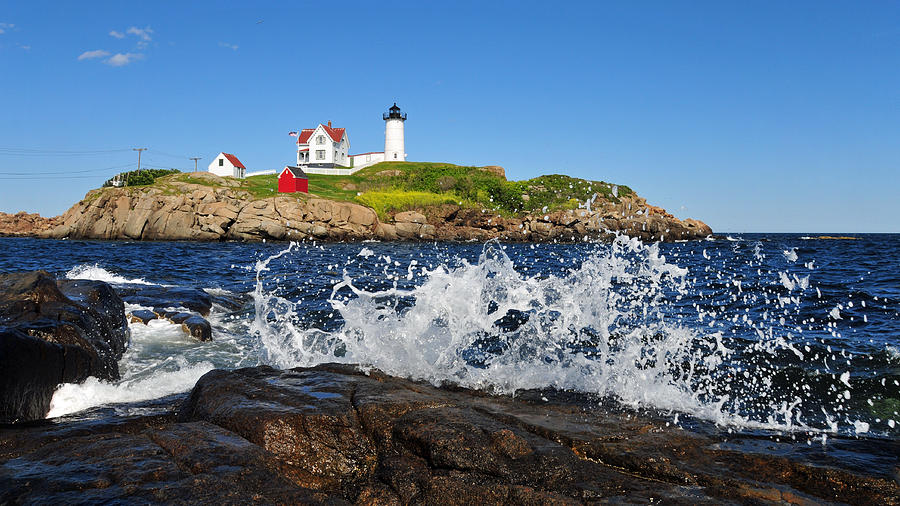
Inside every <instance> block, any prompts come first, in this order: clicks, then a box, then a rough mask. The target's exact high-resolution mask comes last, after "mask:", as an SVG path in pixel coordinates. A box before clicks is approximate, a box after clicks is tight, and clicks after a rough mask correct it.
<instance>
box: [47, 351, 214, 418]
mask: <svg viewBox="0 0 900 506" xmlns="http://www.w3.org/2000/svg"><path fill="white" fill-rule="evenodd" d="M174 360H175V361H176V364H177V366H178V368H177V369H176V370H173V371H162V370H160V371H157V372H155V373H153V374H151V375H149V376H145V377H140V378H135V379H133V380H130V381H129V380H125V381H121V382H118V383H109V382H105V381H101V380H98V379H97V378H94V377H90V378H88V379H87V380H86V381H85V382H84V383H65V384H63V385H60V387H59V388H58V389H57V390H56V392H55V393H54V394H53V399H52V400H51V401H50V412H49V413H48V414H47V418H54V417H57V416H63V415H68V414H70V413H76V412H78V411H83V410H85V409H88V408H92V407H95V406H100V405H106V404H117V403H125V402H138V401H148V400H151V399H157V398H160V397H165V396H166V395H171V394H175V393H179V392H185V391H187V390H190V389H191V388H192V387H193V386H194V384H195V383H197V380H199V379H200V376H203V375H204V374H206V373H207V372H209V371H211V370H212V369H213V365H212V364H211V363H209V362H200V363H197V364H188V363H187V361H186V360H185V359H183V358H180V357H179V358H177V359H174Z"/></svg>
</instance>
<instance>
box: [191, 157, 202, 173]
mask: <svg viewBox="0 0 900 506" xmlns="http://www.w3.org/2000/svg"><path fill="white" fill-rule="evenodd" d="M199 159H200V157H199V156H192V157H191V158H190V160H193V161H194V172H197V160H199Z"/></svg>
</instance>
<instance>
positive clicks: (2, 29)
mask: <svg viewBox="0 0 900 506" xmlns="http://www.w3.org/2000/svg"><path fill="white" fill-rule="evenodd" d="M15 27H16V25H14V24H12V23H0V34H3V33H6V31H7V30H12V29H13V28H15Z"/></svg>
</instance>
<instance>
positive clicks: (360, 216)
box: [0, 173, 712, 242]
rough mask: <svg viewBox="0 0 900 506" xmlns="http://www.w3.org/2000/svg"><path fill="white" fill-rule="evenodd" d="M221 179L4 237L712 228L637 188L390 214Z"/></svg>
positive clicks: (91, 196) (695, 232)
mask: <svg viewBox="0 0 900 506" xmlns="http://www.w3.org/2000/svg"><path fill="white" fill-rule="evenodd" d="M191 176H192V177H194V178H202V179H204V180H209V181H210V182H211V183H214V184H215V186H207V185H204V184H195V183H178V184H177V186H176V187H175V191H173V190H172V189H168V190H163V189H160V188H154V187H152V186H151V187H145V188H103V189H99V190H92V191H91V192H89V193H88V194H87V195H86V196H85V198H84V199H83V200H81V201H80V202H78V203H77V204H75V205H74V206H72V208H70V209H69V210H68V211H66V212H65V213H64V214H63V215H61V216H58V217H54V218H40V217H39V216H37V215H27V214H24V213H19V214H16V215H5V214H3V213H0V235H9V236H34V237H45V238H55V239H63V238H68V239H103V240H107V239H113V240H199V241H222V240H235V241H262V240H304V239H314V240H322V241H360V240H382V241H392V240H426V241H432V240H439V241H470V240H478V241H484V240H489V239H499V240H502V241H533V242H547V241H563V242H572V241H581V240H584V239H585V238H587V239H592V240H603V239H608V238H611V237H612V236H614V235H615V234H617V233H621V234H626V235H628V236H631V237H638V238H640V239H642V240H645V241H659V240H664V241H676V240H690V239H702V238H704V237H707V236H709V235H711V234H712V230H711V229H710V228H709V226H707V225H706V224H704V223H703V222H700V221H697V220H691V219H687V220H683V221H682V220H679V219H678V218H675V217H674V216H672V215H671V214H668V213H667V212H666V211H665V210H663V209H661V208H658V207H655V206H652V205H649V204H647V202H646V200H644V199H643V198H640V197H637V196H636V195H630V196H627V197H622V198H620V199H618V202H611V201H603V202H602V203H598V205H597V208H596V209H591V210H588V209H574V210H566V211H556V212H548V213H545V214H539V215H529V216H525V217H504V216H501V215H499V214H496V213H493V212H489V211H487V210H478V209H469V208H461V207H460V206H457V205H450V204H444V205H441V206H433V207H428V208H424V209H418V210H411V211H405V212H400V213H395V214H393V215H391V216H388V217H385V218H384V219H380V218H379V217H378V215H377V214H376V213H375V211H373V210H372V209H370V208H368V207H364V206H361V205H358V204H354V203H350V202H338V201H333V200H326V199H319V198H305V197H300V198H298V197H297V196H294V195H280V196H272V197H268V198H263V199H256V198H253V196H252V195H250V194H249V193H248V192H246V191H242V190H239V189H235V188H231V187H228V184H229V181H228V180H227V179H225V178H220V177H218V176H215V175H212V174H209V173H193V174H191Z"/></svg>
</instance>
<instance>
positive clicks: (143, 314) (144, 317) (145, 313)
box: [128, 309, 159, 325]
mask: <svg viewBox="0 0 900 506" xmlns="http://www.w3.org/2000/svg"><path fill="white" fill-rule="evenodd" d="M128 317H129V319H130V320H131V323H143V324H144V325H147V323H149V322H150V320H155V319H157V318H158V317H159V315H157V314H156V313H154V312H153V311H150V310H148V309H138V310H137V311H132V312H131V314H130V315H128Z"/></svg>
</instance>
